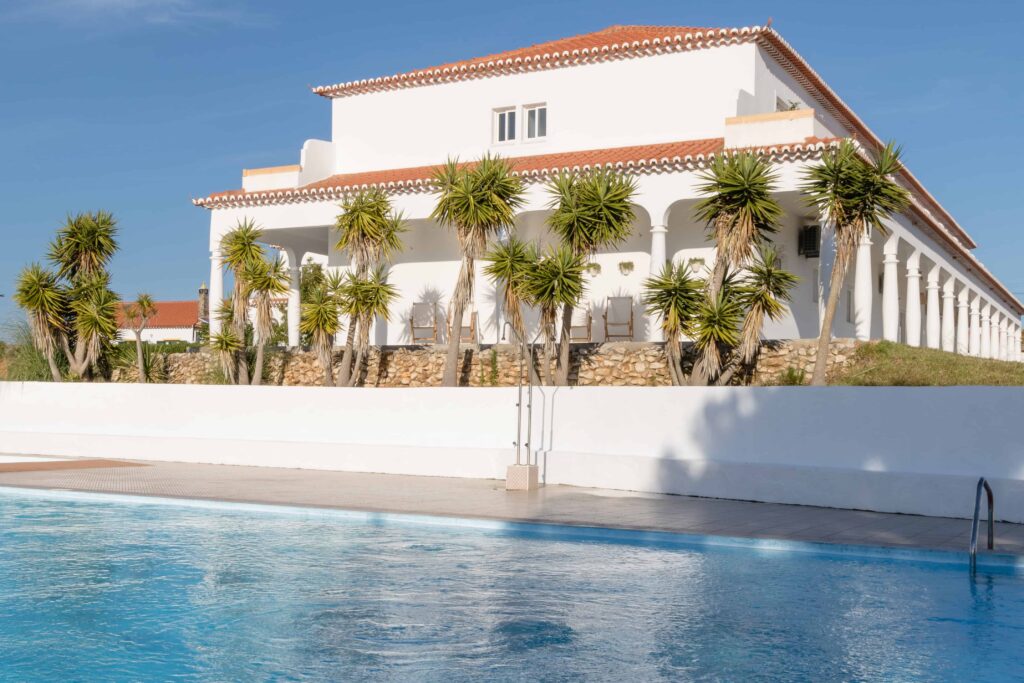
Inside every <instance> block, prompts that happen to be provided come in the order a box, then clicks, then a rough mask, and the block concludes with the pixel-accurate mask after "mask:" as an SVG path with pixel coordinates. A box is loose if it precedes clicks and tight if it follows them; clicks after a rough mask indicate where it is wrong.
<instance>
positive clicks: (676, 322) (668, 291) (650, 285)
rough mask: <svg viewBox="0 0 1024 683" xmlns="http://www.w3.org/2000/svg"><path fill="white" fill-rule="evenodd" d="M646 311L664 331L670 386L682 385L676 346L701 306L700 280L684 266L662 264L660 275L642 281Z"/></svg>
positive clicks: (689, 328)
mask: <svg viewBox="0 0 1024 683" xmlns="http://www.w3.org/2000/svg"><path fill="white" fill-rule="evenodd" d="M644 289H645V290H646V293H645V295H644V304H645V305H646V306H647V312H648V313H649V314H651V315H654V316H657V317H658V318H660V320H661V328H662V330H663V331H664V332H665V355H666V356H667V357H668V367H669V376H670V378H671V380H672V384H673V385H674V386H682V385H684V384H686V383H687V382H686V376H685V373H684V372H683V366H682V354H681V352H680V348H679V344H680V342H681V340H682V336H683V335H687V336H689V335H690V334H691V331H692V329H693V321H694V319H695V318H696V317H697V313H698V311H699V310H700V308H701V305H702V303H703V299H704V296H703V292H702V290H703V289H704V281H703V280H701V279H699V278H695V277H693V275H691V273H690V269H689V267H688V266H687V265H686V264H685V263H680V264H673V263H666V264H665V267H664V269H663V270H662V271H661V273H660V274H658V275H655V276H653V277H650V278H648V279H647V280H646V281H645V282H644Z"/></svg>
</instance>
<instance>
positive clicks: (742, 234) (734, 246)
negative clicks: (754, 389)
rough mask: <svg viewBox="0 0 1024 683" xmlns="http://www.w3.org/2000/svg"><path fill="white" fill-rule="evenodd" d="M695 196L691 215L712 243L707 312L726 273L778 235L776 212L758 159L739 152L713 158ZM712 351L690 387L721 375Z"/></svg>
mask: <svg viewBox="0 0 1024 683" xmlns="http://www.w3.org/2000/svg"><path fill="white" fill-rule="evenodd" d="M701 179H702V181H703V184H701V185H700V186H699V188H698V191H699V192H700V193H701V194H702V195H704V199H702V200H701V201H700V202H698V203H697V205H696V207H695V214H696V217H697V219H698V220H700V221H702V222H704V224H705V225H706V226H707V232H708V239H709V240H713V241H714V243H715V265H714V267H713V268H712V270H711V275H710V276H709V277H708V280H707V286H706V288H707V304H708V308H709V310H715V309H717V305H716V303H715V302H717V301H718V300H719V298H720V297H719V294H720V293H721V291H722V289H723V282H724V280H725V277H726V273H727V272H729V271H730V270H732V271H735V270H737V269H740V268H744V267H746V266H747V265H748V264H749V263H750V262H751V260H752V259H753V256H754V254H756V253H757V250H758V249H759V248H760V246H761V245H762V244H764V243H766V242H767V241H768V240H769V238H770V236H771V235H772V234H773V233H775V232H776V231H777V230H778V221H779V219H780V218H781V217H782V213H783V211H782V207H781V206H780V205H779V203H778V201H777V200H776V199H775V196H774V191H775V186H776V176H775V174H774V173H773V172H772V170H771V166H770V165H769V164H768V162H767V161H765V160H764V159H762V158H761V157H759V156H757V155H755V154H751V153H748V152H743V153H739V154H734V155H725V156H717V157H715V158H714V160H713V161H712V162H711V165H710V167H709V168H708V170H707V171H706V172H705V173H703V174H702V175H701ZM715 359H718V360H721V356H720V355H719V354H718V349H717V347H716V348H715V352H714V353H712V352H711V351H710V350H708V352H707V353H706V354H704V355H703V356H702V358H701V362H699V363H697V364H696V365H695V366H694V372H693V374H692V375H691V383H692V384H695V385H706V384H707V383H708V381H709V380H711V379H715V378H717V377H718V376H719V375H720V374H721V371H722V366H721V364H719V365H715V364H714V361H715Z"/></svg>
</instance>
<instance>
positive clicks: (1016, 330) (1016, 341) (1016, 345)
mask: <svg viewBox="0 0 1024 683" xmlns="http://www.w3.org/2000/svg"><path fill="white" fill-rule="evenodd" d="M1010 343H1011V344H1013V360H1015V361H1016V362H1018V363H1019V362H1020V359H1021V350H1020V325H1014V326H1013V336H1012V337H1010Z"/></svg>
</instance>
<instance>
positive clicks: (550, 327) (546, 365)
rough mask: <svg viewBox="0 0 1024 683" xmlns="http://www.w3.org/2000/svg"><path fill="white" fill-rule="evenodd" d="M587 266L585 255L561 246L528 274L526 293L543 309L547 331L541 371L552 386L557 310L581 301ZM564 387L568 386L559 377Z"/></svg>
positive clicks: (542, 322)
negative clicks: (552, 361)
mask: <svg viewBox="0 0 1024 683" xmlns="http://www.w3.org/2000/svg"><path fill="white" fill-rule="evenodd" d="M586 265H587V257H586V256H585V255H584V254H577V253H575V252H574V251H573V250H572V248H571V247H569V246H568V245H565V244H562V245H559V246H558V247H556V248H551V249H548V251H547V252H546V253H545V254H544V256H543V257H542V258H540V259H539V260H538V261H536V263H535V264H534V265H533V266H532V267H531V268H530V269H529V271H527V275H526V279H525V283H524V291H525V293H526V295H527V297H528V299H529V301H530V302H531V303H532V304H534V305H535V306H537V307H538V308H540V324H541V328H542V329H543V330H544V362H543V366H542V368H541V369H542V372H543V375H544V382H545V383H546V384H553V383H554V381H553V378H552V376H551V360H552V358H551V356H552V346H554V341H555V322H556V320H557V318H558V309H559V308H561V307H564V306H566V305H568V306H569V307H570V309H569V310H570V311H571V310H572V306H573V305H575V303H576V302H577V301H579V300H580V299H581V298H582V297H583V294H584V292H585V291H586V283H585V281H584V277H583V273H584V269H585V268H586ZM559 380H560V383H561V384H567V383H568V373H566V377H565V379H562V378H559Z"/></svg>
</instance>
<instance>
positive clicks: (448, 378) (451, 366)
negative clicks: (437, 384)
mask: <svg viewBox="0 0 1024 683" xmlns="http://www.w3.org/2000/svg"><path fill="white" fill-rule="evenodd" d="M465 310H466V305H465V303H464V302H462V301H456V302H454V305H453V307H452V321H451V325H449V328H448V355H447V356H446V358H445V361H444V379H443V381H442V385H443V386H446V387H455V386H458V384H459V346H460V345H461V343H462V313H463V312H464V311H465Z"/></svg>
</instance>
